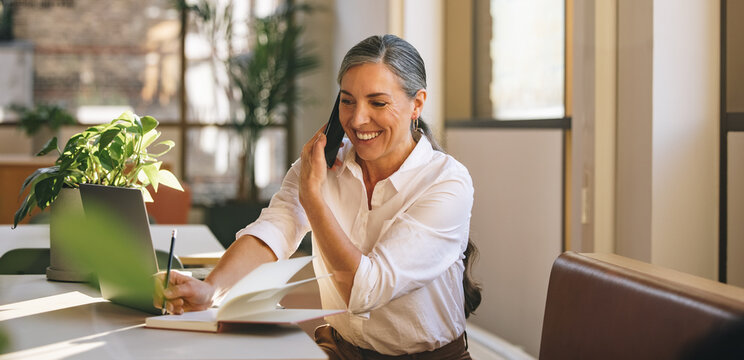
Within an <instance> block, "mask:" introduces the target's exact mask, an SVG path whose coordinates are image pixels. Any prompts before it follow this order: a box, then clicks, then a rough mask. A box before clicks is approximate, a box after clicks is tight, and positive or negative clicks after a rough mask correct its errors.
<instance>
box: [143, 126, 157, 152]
mask: <svg viewBox="0 0 744 360" xmlns="http://www.w3.org/2000/svg"><path fill="white" fill-rule="evenodd" d="M159 137H160V131H156V130H150V131H149V132H147V133H146V134H145V135H143V136H142V149H143V150H144V149H147V147H148V146H150V144H152V143H153V142H155V140H157V139H158V138H159Z"/></svg>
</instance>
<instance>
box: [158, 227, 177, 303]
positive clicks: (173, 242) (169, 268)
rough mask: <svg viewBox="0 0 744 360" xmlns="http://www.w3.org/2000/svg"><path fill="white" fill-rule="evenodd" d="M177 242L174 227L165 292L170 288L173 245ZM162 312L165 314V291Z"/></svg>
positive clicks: (164, 286) (164, 285)
mask: <svg viewBox="0 0 744 360" xmlns="http://www.w3.org/2000/svg"><path fill="white" fill-rule="evenodd" d="M175 244H176V229H173V232H172V233H171V245H170V251H168V270H166V272H165V284H163V292H165V289H167V288H168V282H169V281H170V272H171V266H172V265H173V245H175ZM160 313H161V314H162V315H165V293H163V308H162V309H160Z"/></svg>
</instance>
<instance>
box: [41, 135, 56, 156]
mask: <svg viewBox="0 0 744 360" xmlns="http://www.w3.org/2000/svg"><path fill="white" fill-rule="evenodd" d="M52 150H57V152H58V153H59V149H57V137H56V136H55V137H53V138H51V139H49V141H47V143H46V144H44V148H42V149H41V151H39V152H38V153H36V156H44V155H46V154H49V153H50V152H52Z"/></svg>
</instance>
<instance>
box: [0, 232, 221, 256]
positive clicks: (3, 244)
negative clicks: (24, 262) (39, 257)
mask: <svg viewBox="0 0 744 360" xmlns="http://www.w3.org/2000/svg"><path fill="white" fill-rule="evenodd" d="M10 226H11V225H0V255H2V254H5V253H6V252H7V251H9V250H12V249H17V248H48V247H49V225H48V224H45V225H18V227H17V228H16V229H11V228H10ZM173 228H176V229H178V241H177V242H176V248H175V253H176V255H178V257H180V258H181V262H183V263H184V265H198V264H206V265H209V264H214V263H216V262H217V260H218V259H219V258H220V256H222V254H223V253H224V252H225V248H224V247H222V244H220V242H219V241H218V240H217V238H216V237H215V236H214V234H212V232H211V231H209V228H208V227H207V226H206V225H150V234H151V236H152V245H153V247H154V248H155V249H156V250H163V251H165V252H168V250H169V248H170V235H171V230H173ZM192 260H193V261H192Z"/></svg>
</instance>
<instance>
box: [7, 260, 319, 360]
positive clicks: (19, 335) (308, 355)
mask: <svg viewBox="0 0 744 360" xmlns="http://www.w3.org/2000/svg"><path fill="white" fill-rule="evenodd" d="M146 316H148V315H147V314H145V313H142V312H139V311H136V310H132V309H128V308H126V307H122V306H119V305H116V304H112V303H110V302H108V301H106V300H103V299H101V297H100V294H99V293H98V291H97V290H94V289H91V288H89V287H86V286H85V285H83V284H78V283H62V282H52V281H47V280H46V278H45V277H44V275H0V329H2V331H4V332H5V333H6V334H7V335H8V337H9V338H10V348H9V349H6V353H5V354H2V355H0V359H2V360H6V359H62V358H64V359H111V358H116V359H206V358H209V359H326V355H325V354H324V353H323V351H322V350H320V348H318V347H317V346H316V345H315V342H313V341H312V340H311V339H310V338H309V337H308V336H307V334H305V332H303V331H302V330H300V329H299V328H298V327H296V326H281V327H277V326H271V327H266V326H260V327H249V328H245V329H244V330H241V331H240V332H229V333H219V334H213V333H201V332H190V331H173V330H156V329H145V328H144V327H143V326H144V320H145V317H146Z"/></svg>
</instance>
